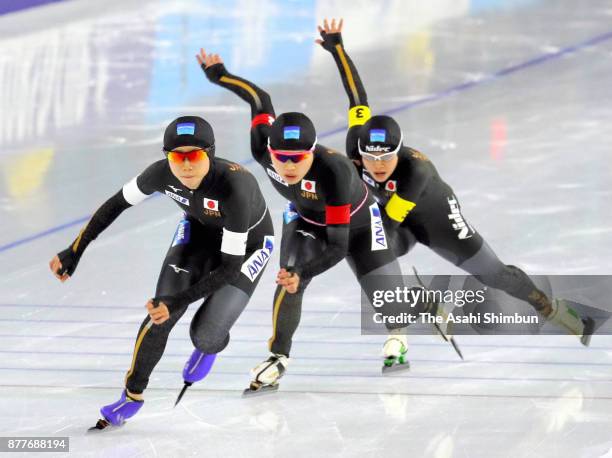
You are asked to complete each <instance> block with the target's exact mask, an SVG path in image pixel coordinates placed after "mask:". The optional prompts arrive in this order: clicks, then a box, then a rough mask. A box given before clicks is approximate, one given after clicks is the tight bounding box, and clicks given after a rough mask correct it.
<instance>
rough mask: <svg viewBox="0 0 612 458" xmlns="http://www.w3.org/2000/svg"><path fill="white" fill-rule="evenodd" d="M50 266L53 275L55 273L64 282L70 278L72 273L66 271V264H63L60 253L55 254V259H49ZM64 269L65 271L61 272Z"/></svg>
mask: <svg viewBox="0 0 612 458" xmlns="http://www.w3.org/2000/svg"><path fill="white" fill-rule="evenodd" d="M49 268H50V269H51V272H53V275H55V277H56V278H57V279H59V281H61V282H62V283H64V282H65V281H66V280H68V279H69V278H70V275H68V273H67V272H65V271H64V266H63V265H62V262H61V261H60V258H59V256H58V255H55V256H53V259H51V261H49ZM62 271H64V273H63V274H60V272H62Z"/></svg>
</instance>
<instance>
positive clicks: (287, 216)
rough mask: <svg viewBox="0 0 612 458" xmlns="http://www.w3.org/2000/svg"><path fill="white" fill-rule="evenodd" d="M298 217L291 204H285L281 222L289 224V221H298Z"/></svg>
mask: <svg viewBox="0 0 612 458" xmlns="http://www.w3.org/2000/svg"><path fill="white" fill-rule="evenodd" d="M299 217H300V215H298V212H296V211H295V207H294V206H293V203H292V202H287V206H286V207H285V211H284V212H283V220H284V221H285V224H289V223H290V222H291V221H295V220H296V219H298V218H299Z"/></svg>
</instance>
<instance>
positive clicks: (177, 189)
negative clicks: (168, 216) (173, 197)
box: [168, 184, 183, 192]
mask: <svg viewBox="0 0 612 458" xmlns="http://www.w3.org/2000/svg"><path fill="white" fill-rule="evenodd" d="M168 187H169V188H170V189H172V190H173V191H174V192H183V190H182V189H181V188H177V187H175V186H172V185H171V184H169V185H168Z"/></svg>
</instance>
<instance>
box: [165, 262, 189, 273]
mask: <svg viewBox="0 0 612 458" xmlns="http://www.w3.org/2000/svg"><path fill="white" fill-rule="evenodd" d="M168 265H169V266H170V267H172V268H173V269H174V271H175V272H176V273H177V274H180V273H181V272H186V273H189V271H188V270H185V269H182V268H181V267H177V266H175V265H174V264H168Z"/></svg>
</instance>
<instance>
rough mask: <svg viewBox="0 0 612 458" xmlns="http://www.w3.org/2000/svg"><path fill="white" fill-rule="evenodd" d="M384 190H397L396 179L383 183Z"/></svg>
mask: <svg viewBox="0 0 612 458" xmlns="http://www.w3.org/2000/svg"><path fill="white" fill-rule="evenodd" d="M385 191H391V192H395V191H397V181H395V180H389V181H387V183H386V184H385Z"/></svg>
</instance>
